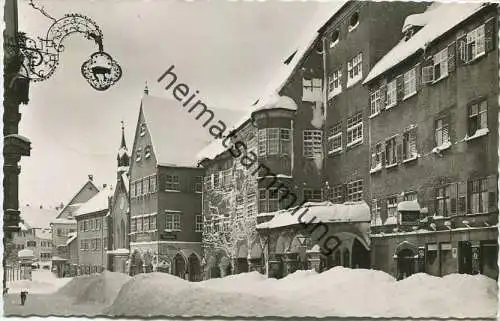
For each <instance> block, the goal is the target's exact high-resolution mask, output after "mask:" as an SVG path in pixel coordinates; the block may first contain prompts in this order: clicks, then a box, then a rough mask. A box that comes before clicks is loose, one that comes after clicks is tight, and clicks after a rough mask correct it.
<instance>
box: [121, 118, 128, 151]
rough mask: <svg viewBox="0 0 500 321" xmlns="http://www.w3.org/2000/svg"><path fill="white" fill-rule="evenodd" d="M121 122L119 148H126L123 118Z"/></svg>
mask: <svg viewBox="0 0 500 321" xmlns="http://www.w3.org/2000/svg"><path fill="white" fill-rule="evenodd" d="M121 123H122V142H121V145H120V148H125V149H127V144H126V143H125V125H124V123H123V120H122V122H121Z"/></svg>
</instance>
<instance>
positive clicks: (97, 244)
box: [80, 237, 108, 251]
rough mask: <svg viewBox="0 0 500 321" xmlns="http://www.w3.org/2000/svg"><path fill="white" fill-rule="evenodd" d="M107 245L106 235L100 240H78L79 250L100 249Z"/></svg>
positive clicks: (105, 247)
mask: <svg viewBox="0 0 500 321" xmlns="http://www.w3.org/2000/svg"><path fill="white" fill-rule="evenodd" d="M101 241H102V244H101ZM107 247H108V238H107V237H105V238H103V239H102V240H101V239H99V238H95V239H87V240H80V250H81V251H101V250H105V249H107Z"/></svg>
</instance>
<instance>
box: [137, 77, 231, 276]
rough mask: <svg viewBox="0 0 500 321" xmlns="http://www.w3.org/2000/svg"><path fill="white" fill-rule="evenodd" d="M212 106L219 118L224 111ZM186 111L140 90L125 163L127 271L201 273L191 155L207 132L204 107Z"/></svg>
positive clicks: (196, 181) (197, 189) (197, 182)
mask: <svg viewBox="0 0 500 321" xmlns="http://www.w3.org/2000/svg"><path fill="white" fill-rule="evenodd" d="M166 75H167V76H169V77H167V78H165V77H164V78H165V81H166V84H168V81H172V82H175V80H176V79H177V76H176V75H175V74H174V73H173V72H172V71H171V70H170V71H169V72H168V73H166ZM169 86H171V84H170V85H169ZM212 111H213V113H214V114H216V115H217V117H222V118H221V119H224V115H226V114H227V113H226V111H223V110H219V109H212ZM190 112H191V111H190ZM190 112H188V111H187V110H186V109H184V110H183V108H182V105H181V103H180V102H179V101H176V100H173V99H172V100H167V99H161V98H157V97H153V96H151V95H149V93H148V91H147V90H145V95H144V96H143V98H142V101H141V107H140V111H139V117H138V122H137V127H136V131H135V137H134V146H133V149H132V154H131V162H130V251H131V257H130V273H131V274H136V273H141V272H150V271H164V272H169V273H173V274H175V275H177V276H179V277H182V278H186V279H189V280H199V279H200V277H201V262H202V256H203V255H202V246H201V224H202V221H201V198H202V197H201V196H202V194H201V191H202V190H201V183H202V177H203V169H202V168H199V167H197V163H196V158H195V155H196V153H197V152H198V151H199V150H200V149H201V148H203V147H204V146H206V145H207V144H208V143H210V141H211V140H212V139H213V137H212V135H211V134H210V133H209V131H208V130H207V129H206V128H204V125H203V120H198V119H199V118H200V117H201V116H203V113H204V112H201V113H200V114H199V115H198V117H197V118H195V116H196V115H192V114H190Z"/></svg>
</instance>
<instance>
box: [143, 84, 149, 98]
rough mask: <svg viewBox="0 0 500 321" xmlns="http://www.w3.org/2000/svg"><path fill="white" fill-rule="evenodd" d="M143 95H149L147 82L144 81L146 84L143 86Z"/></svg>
mask: <svg viewBox="0 0 500 321" xmlns="http://www.w3.org/2000/svg"><path fill="white" fill-rule="evenodd" d="M144 95H149V88H148V82H147V81H146V86H144Z"/></svg>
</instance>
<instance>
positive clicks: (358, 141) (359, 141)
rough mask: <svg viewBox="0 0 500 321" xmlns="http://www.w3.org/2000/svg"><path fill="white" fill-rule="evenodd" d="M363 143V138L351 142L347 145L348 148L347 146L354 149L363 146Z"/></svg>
mask: <svg viewBox="0 0 500 321" xmlns="http://www.w3.org/2000/svg"><path fill="white" fill-rule="evenodd" d="M362 142H363V137H361V138H358V139H356V140H353V141H352V142H350V143H347V145H346V146H347V147H353V146H355V145H358V144H361V143H362Z"/></svg>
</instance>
